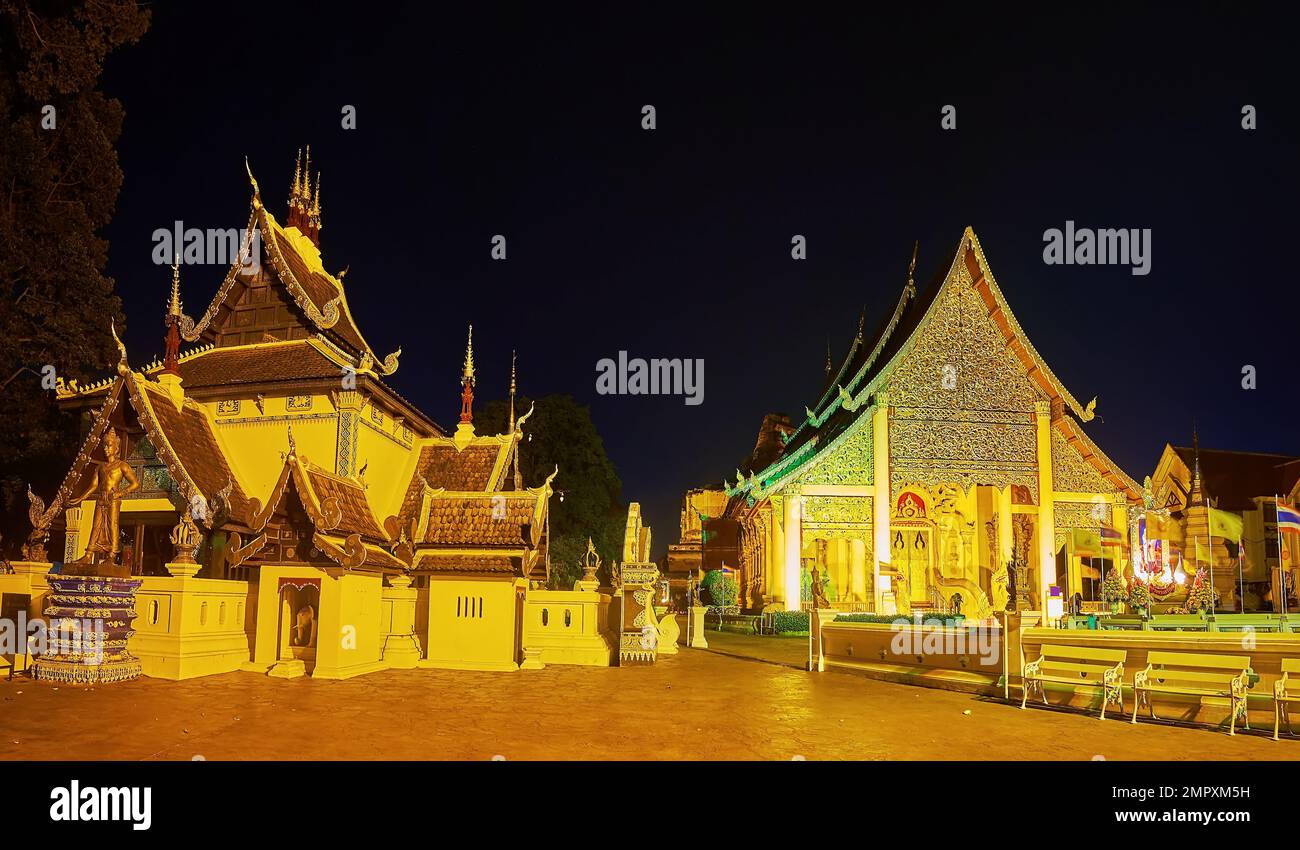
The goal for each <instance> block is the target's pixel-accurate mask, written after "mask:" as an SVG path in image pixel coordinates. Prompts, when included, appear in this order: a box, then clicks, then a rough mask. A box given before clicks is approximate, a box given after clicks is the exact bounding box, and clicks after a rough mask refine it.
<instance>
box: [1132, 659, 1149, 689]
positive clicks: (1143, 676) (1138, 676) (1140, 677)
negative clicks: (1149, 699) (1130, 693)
mask: <svg viewBox="0 0 1300 850" xmlns="http://www.w3.org/2000/svg"><path fill="white" fill-rule="evenodd" d="M1150 675H1151V665H1150V664H1148V665H1147V669H1145V670H1139V671H1137V672H1136V673H1134V674H1133V688H1134V689H1135V690H1136V689H1137V688H1145V687H1146V684H1147V677H1149V676H1150Z"/></svg>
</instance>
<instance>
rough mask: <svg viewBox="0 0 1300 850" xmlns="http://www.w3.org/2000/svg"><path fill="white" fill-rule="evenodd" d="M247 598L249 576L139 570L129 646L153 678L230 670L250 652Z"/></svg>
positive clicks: (146, 672)
mask: <svg viewBox="0 0 1300 850" xmlns="http://www.w3.org/2000/svg"><path fill="white" fill-rule="evenodd" d="M247 604H248V582H244V581H227V580H224V579H207V578H176V577H172V576H144V577H143V580H142V582H141V584H140V588H139V590H137V591H136V594H135V611H136V618H135V622H134V624H133V625H134V628H135V634H134V635H133V636H132V637H131V640H130V643H129V644H128V649H129V651H130V652H131V653H132V654H134V655H136V656H138V657H139V658H140V666H141V668H142V669H143V671H144V675H146V676H152V677H154V678H158V679H172V680H181V679H193V678H196V677H198V676H211V675H214V674H217V673H230V672H233V671H235V670H238V669H239V668H240V665H242V664H244V663H246V662H247V661H248V660H249V657H250V655H251V652H250V647H249V641H248V634H247V632H246V631H245V630H244V621H245V614H246V606H247Z"/></svg>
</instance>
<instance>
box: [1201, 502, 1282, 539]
mask: <svg viewBox="0 0 1300 850" xmlns="http://www.w3.org/2000/svg"><path fill="white" fill-rule="evenodd" d="M1241 525H1242V520H1241V517H1240V516H1238V515H1237V514H1234V513H1229V512H1228V511H1221V510H1218V509H1217V508H1210V536H1211V537H1222V538H1223V539H1224V540H1231V541H1233V542H1234V543H1235V542H1236V541H1238V540H1241ZM1296 530H1297V531H1300V527H1297V528H1296Z"/></svg>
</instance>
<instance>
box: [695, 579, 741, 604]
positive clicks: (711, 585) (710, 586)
mask: <svg viewBox="0 0 1300 850" xmlns="http://www.w3.org/2000/svg"><path fill="white" fill-rule="evenodd" d="M701 583H702V584H703V585H704V590H705V592H707V593H708V594H709V604H710V605H711V606H713V607H715V608H719V609H721V610H723V611H725V610H726V609H727V608H732V607H734V606H735V604H736V601H737V600H738V599H739V598H740V585H738V584H736V580H735V579H734V578H732V577H731V576H729V575H727V574H726V573H724V572H723V571H722V570H709V571H708V572H707V573H705V574H704V581H703V582H701Z"/></svg>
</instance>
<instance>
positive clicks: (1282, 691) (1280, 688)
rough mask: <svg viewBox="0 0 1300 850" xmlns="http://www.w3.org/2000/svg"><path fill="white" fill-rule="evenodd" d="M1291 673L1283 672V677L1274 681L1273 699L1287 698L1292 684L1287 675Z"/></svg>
mask: <svg viewBox="0 0 1300 850" xmlns="http://www.w3.org/2000/svg"><path fill="white" fill-rule="evenodd" d="M1290 675H1291V674H1290V673H1283V674H1282V678H1280V679H1278V680H1277V681H1276V682H1274V683H1273V699H1286V696H1287V693H1286V691H1287V688H1288V687H1289V686H1290V684H1291V682H1290V680H1289V679H1288V678H1287V677H1288V676H1290Z"/></svg>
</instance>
